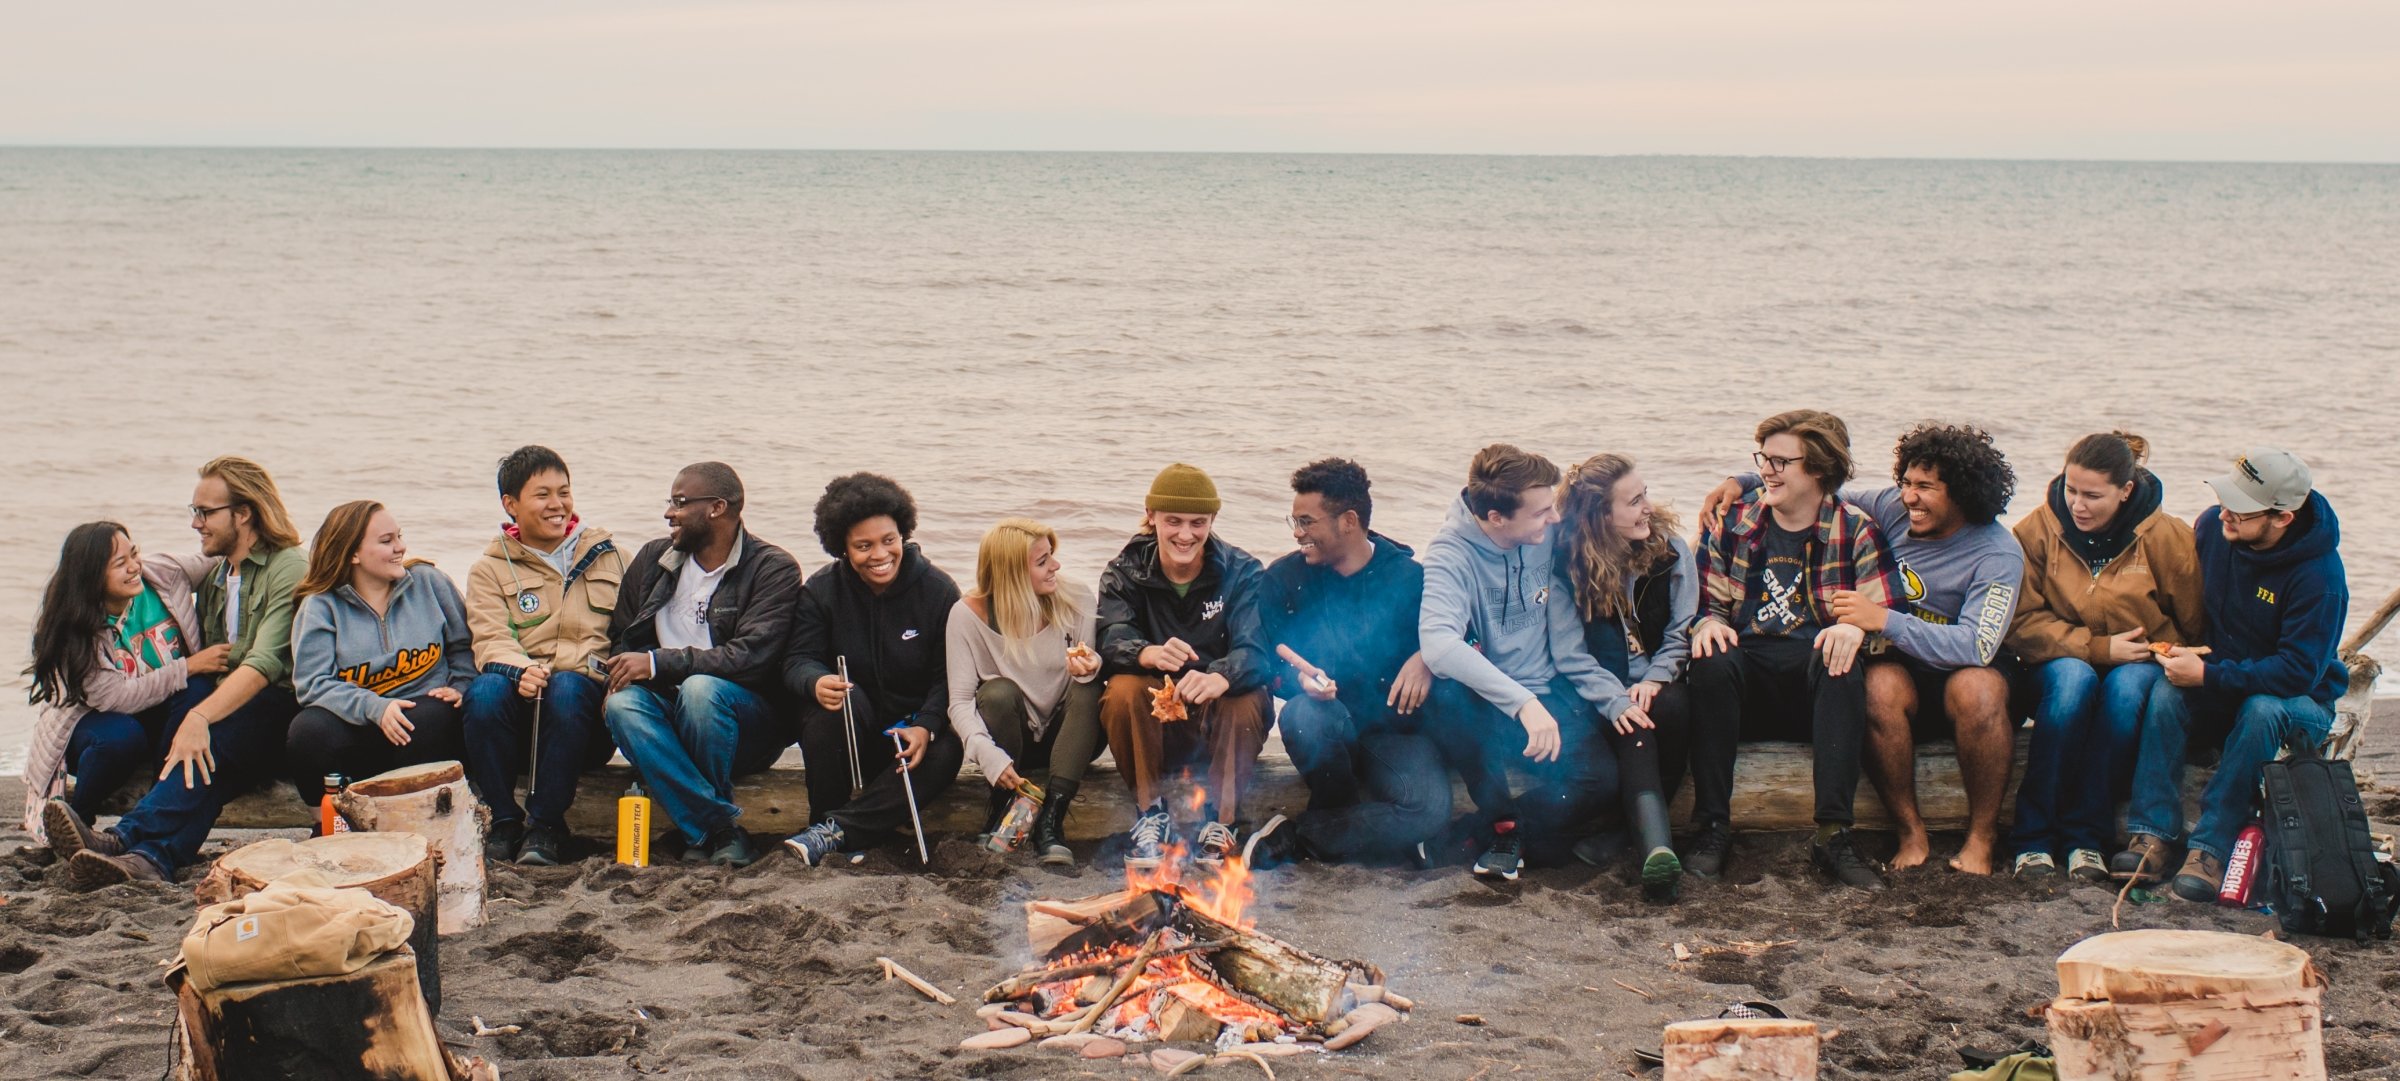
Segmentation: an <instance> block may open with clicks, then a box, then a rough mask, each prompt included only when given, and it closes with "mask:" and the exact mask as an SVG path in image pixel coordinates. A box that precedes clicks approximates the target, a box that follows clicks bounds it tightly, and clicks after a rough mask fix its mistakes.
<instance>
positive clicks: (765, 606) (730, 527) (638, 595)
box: [601, 462, 800, 867]
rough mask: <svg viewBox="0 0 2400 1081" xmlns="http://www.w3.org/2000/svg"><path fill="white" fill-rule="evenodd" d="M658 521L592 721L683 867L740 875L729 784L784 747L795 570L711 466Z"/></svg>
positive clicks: (686, 475)
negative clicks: (654, 810) (617, 753)
mask: <svg viewBox="0 0 2400 1081" xmlns="http://www.w3.org/2000/svg"><path fill="white" fill-rule="evenodd" d="M666 518H667V535H666V537H665V538H664V539H662V540H654V541H651V542H650V543H648V544H645V545H643V546H642V550H641V553H640V554H638V555H636V556H634V559H633V563H632V565H631V566H628V567H627V568H625V582H624V586H623V588H622V589H621V590H620V591H619V594H618V597H617V607H616V612H615V614H614V615H612V616H611V617H610V619H609V641H610V645H611V650H612V653H611V656H610V657H609V658H608V661H607V669H608V673H607V675H608V701H607V702H606V704H605V705H603V706H602V708H601V714H602V716H603V717H604V718H605V719H606V720H607V722H608V731H609V734H611V735H613V736H615V737H616V740H617V747H618V748H619V749H621V750H623V751H624V752H625V757H626V758H627V759H628V760H630V761H631V762H632V763H633V768H634V770H635V772H637V773H639V774H640V775H641V778H642V784H643V787H645V788H646V789H648V790H649V792H650V795H651V797H652V798H653V799H655V800H657V801H658V806H659V809H660V810H661V811H663V812H665V814H666V816H667V818H668V819H669V820H670V821H672V822H673V823H674V824H675V826H676V828H677V829H679V830H681V831H682V833H683V838H684V841H685V842H686V844H687V846H688V847H687V849H686V853H687V858H690V857H694V856H697V855H698V854H699V853H700V852H706V853H707V854H708V859H709V861H710V862H712V863H722V864H730V865H732V866H735V867H742V866H747V865H749V863H750V862H751V861H752V860H753V859H756V858H757V856H756V853H755V852H753V851H752V849H751V847H750V839H749V837H748V836H747V835H746V834H744V833H743V832H742V831H741V828H740V827H739V826H737V825H735V821H734V820H735V819H737V818H739V817H740V816H741V813H742V809H741V808H740V807H738V806H735V805H734V802H733V779H734V778H735V777H736V776H739V775H741V774H744V773H755V772H757V771H759V770H762V769H765V768H767V767H768V766H771V765H773V764H774V763H775V759H776V757H777V756H778V755H781V754H782V753H783V749H784V748H785V747H787V746H789V745H790V744H791V742H792V732H791V726H790V724H789V723H787V722H786V721H785V720H784V719H783V718H782V717H781V716H779V715H778V712H779V711H778V710H777V709H776V703H775V701H774V697H775V694H776V689H777V685H778V682H779V681H778V679H777V677H778V676H779V675H780V674H781V669H780V662H781V661H782V659H783V650H784V643H785V641H786V640H787V639H788V638H789V637H790V634H791V625H792V614H793V609H794V608H795V606H796V605H797V603H798V601H799V597H800V564H799V563H798V562H796V561H794V560H793V559H792V557H791V555H790V554H789V553H787V552H785V551H784V550H783V549H781V548H777V547H775V546H774V545H772V544H768V543H767V542H765V541H762V540H759V539H758V538H756V537H753V536H751V535H750V534H749V533H748V532H747V531H745V530H744V529H743V528H742V480H741V478H740V477H738V476H736V475H734V472H733V469H732V467H730V466H727V465H725V464H724V463H722V462H701V463H699V464H698V465H692V466H686V467H685V468H684V470H683V472H681V473H678V474H676V475H675V484H674V487H673V488H672V489H670V490H669V494H668V496H667V512H666Z"/></svg>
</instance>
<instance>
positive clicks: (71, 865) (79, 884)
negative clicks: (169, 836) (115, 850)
mask: <svg viewBox="0 0 2400 1081" xmlns="http://www.w3.org/2000/svg"><path fill="white" fill-rule="evenodd" d="M166 880H167V873H166V872H165V871H161V870H159V869H158V865H157V864H155V863H152V862H150V857H148V856H144V855H141V854H139V853H135V852H127V853H124V854H122V855H116V856H104V855H101V854H100V853H99V852H98V851H96V850H94V849H89V848H87V849H84V850H83V851H81V852H77V853H76V854H75V855H74V857H73V858H71V859H69V860H68V861H67V884H68V885H70V886H73V887H75V888H76V889H79V890H96V889H99V888H100V887H102V886H114V885H116V884H118V883H120V882H164V881H166Z"/></svg>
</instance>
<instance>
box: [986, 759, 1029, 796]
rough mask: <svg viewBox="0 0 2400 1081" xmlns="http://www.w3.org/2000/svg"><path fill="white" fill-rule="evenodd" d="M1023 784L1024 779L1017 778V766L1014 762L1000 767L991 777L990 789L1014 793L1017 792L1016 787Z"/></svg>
mask: <svg viewBox="0 0 2400 1081" xmlns="http://www.w3.org/2000/svg"><path fill="white" fill-rule="evenodd" d="M1024 783H1025V778H1023V777H1021V776H1018V774H1017V764H1016V763H1014V762H1011V763H1009V764H1007V765H1005V766H1002V767H1000V772H999V773H996V774H993V775H992V787H994V788H1001V789H1007V790H1008V791H1011V792H1014V791H1016V790H1017V786H1018V785H1021V784H1024Z"/></svg>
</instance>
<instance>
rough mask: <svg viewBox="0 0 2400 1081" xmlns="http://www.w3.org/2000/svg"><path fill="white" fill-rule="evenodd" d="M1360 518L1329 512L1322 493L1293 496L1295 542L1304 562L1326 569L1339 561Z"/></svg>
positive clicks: (1293, 534)
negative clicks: (1335, 561)
mask: <svg viewBox="0 0 2400 1081" xmlns="http://www.w3.org/2000/svg"><path fill="white" fill-rule="evenodd" d="M1357 521H1358V517H1357V516H1356V515H1354V514H1350V513H1349V512H1347V511H1345V512H1343V513H1341V514H1332V513H1329V512H1328V511H1327V510H1326V508H1325V495H1324V493H1322V492H1301V493H1299V494H1297V495H1294V496H1293V497H1292V517H1291V520H1290V522H1288V523H1287V524H1288V525H1290V526H1291V527H1292V543H1293V544H1295V545H1298V546H1299V548H1300V560H1301V562H1304V563H1306V564H1308V565H1309V566H1311V567H1322V566H1324V565H1326V564H1328V563H1331V562H1333V561H1334V560H1335V559H1337V558H1339V555H1340V548H1341V547H1342V541H1343V540H1344V539H1345V538H1346V537H1347V536H1348V533H1349V531H1350V530H1352V529H1355V528H1356V525H1357Z"/></svg>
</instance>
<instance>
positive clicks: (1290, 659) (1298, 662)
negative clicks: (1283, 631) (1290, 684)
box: [1275, 645, 1333, 693]
mask: <svg viewBox="0 0 2400 1081" xmlns="http://www.w3.org/2000/svg"><path fill="white" fill-rule="evenodd" d="M1275 655H1276V656H1278V657H1281V658H1283V659H1284V661H1285V662H1286V663H1288V664H1290V665H1291V666H1292V667H1294V668H1297V669H1299V670H1300V682H1301V683H1302V684H1304V685H1307V686H1308V689H1310V690H1312V691H1320V692H1325V693H1331V692H1332V691H1333V680H1332V678H1330V677H1328V676H1327V675H1326V674H1325V670H1324V669H1322V668H1319V667H1317V666H1316V665H1313V664H1310V663H1308V659H1307V658H1305V657H1302V656H1301V655H1300V651H1299V650H1296V649H1293V648H1292V647H1290V646H1280V645H1279V646H1276V647H1275Z"/></svg>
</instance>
